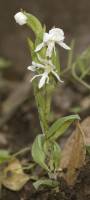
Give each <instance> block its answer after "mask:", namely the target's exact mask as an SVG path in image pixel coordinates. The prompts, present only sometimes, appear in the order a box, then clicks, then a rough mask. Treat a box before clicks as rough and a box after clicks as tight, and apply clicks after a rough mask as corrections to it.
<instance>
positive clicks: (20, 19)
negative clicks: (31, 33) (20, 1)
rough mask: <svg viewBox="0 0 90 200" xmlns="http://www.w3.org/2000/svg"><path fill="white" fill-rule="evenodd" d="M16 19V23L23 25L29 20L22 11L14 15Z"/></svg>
mask: <svg viewBox="0 0 90 200" xmlns="http://www.w3.org/2000/svg"><path fill="white" fill-rule="evenodd" d="M14 19H15V21H16V23H18V24H19V25H21V26H22V25H24V24H26V22H27V17H26V15H24V14H23V13H22V12H18V13H16V14H15V15H14Z"/></svg>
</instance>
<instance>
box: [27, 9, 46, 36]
mask: <svg viewBox="0 0 90 200" xmlns="http://www.w3.org/2000/svg"><path fill="white" fill-rule="evenodd" d="M24 14H25V15H26V16H27V25H28V26H29V27H30V28H31V29H32V31H33V32H34V33H35V35H36V36H39V34H40V33H41V32H42V31H43V28H42V25H41V23H40V21H39V20H38V19H37V18H36V17H35V16H34V15H32V14H29V13H26V12H24Z"/></svg>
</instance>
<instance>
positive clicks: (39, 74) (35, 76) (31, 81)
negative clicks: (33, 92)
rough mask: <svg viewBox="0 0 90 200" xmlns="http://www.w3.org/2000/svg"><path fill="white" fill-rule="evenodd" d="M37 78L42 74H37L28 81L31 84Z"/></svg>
mask: <svg viewBox="0 0 90 200" xmlns="http://www.w3.org/2000/svg"><path fill="white" fill-rule="evenodd" d="M39 76H42V74H38V75H35V76H33V78H32V79H31V80H30V81H31V82H32V81H33V80H34V79H35V78H37V77H39Z"/></svg>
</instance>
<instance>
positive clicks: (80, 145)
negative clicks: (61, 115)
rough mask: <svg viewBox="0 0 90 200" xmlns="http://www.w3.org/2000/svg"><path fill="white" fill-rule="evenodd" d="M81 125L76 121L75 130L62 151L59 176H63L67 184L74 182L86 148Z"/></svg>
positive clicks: (83, 160)
mask: <svg viewBox="0 0 90 200" xmlns="http://www.w3.org/2000/svg"><path fill="white" fill-rule="evenodd" d="M82 124H83V123H82ZM82 124H81V127H82ZM81 127H80V125H79V123H78V124H77V128H76V130H75V131H74V132H73V133H72V135H71V136H70V137H69V139H68V141H67V142H66V144H65V147H64V149H63V151H62V158H61V161H60V168H61V169H62V170H63V172H62V174H61V176H63V177H64V179H65V180H66V182H67V183H68V184H69V185H73V184H74V183H75V181H76V178H77V175H78V171H79V169H80V167H81V166H83V164H84V162H85V155H86V150H85V143H84V133H83V131H82V129H81Z"/></svg>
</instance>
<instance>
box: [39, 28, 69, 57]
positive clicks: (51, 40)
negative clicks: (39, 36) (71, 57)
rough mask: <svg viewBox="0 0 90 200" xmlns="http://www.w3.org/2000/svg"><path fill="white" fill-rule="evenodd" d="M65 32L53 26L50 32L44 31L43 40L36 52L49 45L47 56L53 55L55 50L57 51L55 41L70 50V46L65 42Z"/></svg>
mask: <svg viewBox="0 0 90 200" xmlns="http://www.w3.org/2000/svg"><path fill="white" fill-rule="evenodd" d="M64 38H65V37H64V32H63V30H62V29H60V28H52V29H51V30H50V31H49V33H44V36H43V42H42V43H40V44H39V45H38V46H37V47H36V49H35V52H38V51H40V50H41V49H42V48H43V47H45V46H47V47H48V48H47V51H46V56H48V57H49V58H50V57H51V56H52V52H53V50H54V51H55V43H57V44H59V45H60V46H61V47H63V48H64V49H67V50H70V47H69V46H67V45H66V44H65V43H64Z"/></svg>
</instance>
